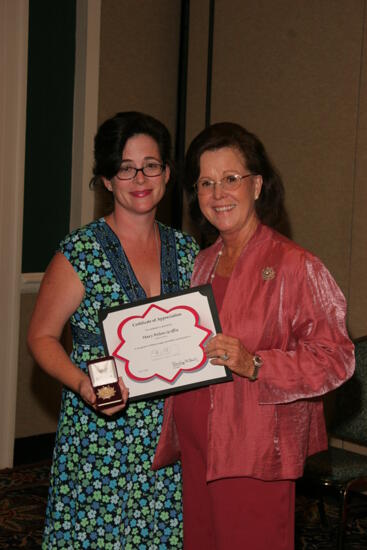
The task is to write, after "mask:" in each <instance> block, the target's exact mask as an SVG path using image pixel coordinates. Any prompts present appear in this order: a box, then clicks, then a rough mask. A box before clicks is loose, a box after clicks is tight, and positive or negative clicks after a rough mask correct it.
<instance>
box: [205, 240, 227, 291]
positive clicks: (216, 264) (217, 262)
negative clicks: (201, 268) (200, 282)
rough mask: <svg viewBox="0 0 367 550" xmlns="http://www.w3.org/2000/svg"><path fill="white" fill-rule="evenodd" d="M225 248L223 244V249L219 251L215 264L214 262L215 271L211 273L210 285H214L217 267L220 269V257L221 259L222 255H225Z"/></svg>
mask: <svg viewBox="0 0 367 550" xmlns="http://www.w3.org/2000/svg"><path fill="white" fill-rule="evenodd" d="M223 247H224V244H222V248H221V249H220V250H219V252H218V255H217V257H216V259H215V262H214V265H213V269H212V270H211V273H210V275H209V280H208V282H209V283H210V284H212V282H213V279H214V277H215V272H216V271H217V267H218V264H219V260H220V257H221V256H222V254H223Z"/></svg>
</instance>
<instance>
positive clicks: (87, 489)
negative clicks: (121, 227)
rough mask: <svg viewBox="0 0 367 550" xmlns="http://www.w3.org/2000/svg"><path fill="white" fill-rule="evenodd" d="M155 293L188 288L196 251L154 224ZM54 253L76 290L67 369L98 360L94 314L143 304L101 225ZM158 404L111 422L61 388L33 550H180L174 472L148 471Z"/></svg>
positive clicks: (139, 406)
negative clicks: (41, 522) (79, 295)
mask: <svg viewBox="0 0 367 550" xmlns="http://www.w3.org/2000/svg"><path fill="white" fill-rule="evenodd" d="M158 227H159V231H160V237H161V290H162V294H167V293H171V292H176V291H178V290H181V289H184V288H188V287H189V284H190V277H191V272H192V269H193V263H194V259H195V256H196V254H197V252H198V246H197V244H196V243H195V241H194V240H193V239H192V237H190V236H188V235H186V234H184V233H181V232H179V231H176V230H174V229H171V228H168V227H166V226H164V225H162V224H159V225H158ZM60 252H62V253H63V254H64V255H65V257H66V258H67V259H68V260H69V262H70V263H71V265H72V266H73V267H74V269H75V271H76V273H77V274H78V276H79V277H80V280H81V282H82V283H83V285H84V288H85V296H84V299H83V301H82V302H81V304H80V306H79V307H78V309H77V310H76V311H75V313H74V314H73V316H72V317H71V328H72V334H73V351H72V354H71V359H72V361H73V362H74V363H75V364H76V365H78V366H79V367H80V368H81V369H82V370H83V371H85V372H87V361H88V360H89V359H95V358H98V357H101V356H103V355H104V350H103V346H102V342H101V336H100V330H99V326H98V311H99V310H100V309H101V308H106V307H112V306H116V305H118V304H121V303H128V302H133V301H135V300H136V299H142V298H145V297H146V296H145V293H144V290H143V289H142V287H141V286H140V285H139V283H138V281H137V279H136V277H135V275H134V272H133V270H132V268H131V266H130V264H129V262H128V259H127V257H126V256H125V254H124V251H123V249H122V247H121V245H120V242H119V240H118V238H117V237H116V235H115V234H114V233H113V231H112V230H111V229H110V227H109V226H108V225H107V223H106V222H105V221H104V219H103V218H102V219H100V220H97V221H95V222H93V223H91V224H89V225H87V226H85V227H83V228H81V229H78V230H76V231H74V232H73V233H71V234H70V235H68V236H67V237H66V238H65V239H64V240H63V241H62V243H61V245H60ZM162 414H163V399H152V400H149V401H145V402H137V403H132V404H129V405H128V407H127V409H126V410H125V411H124V412H122V413H120V414H119V415H117V417H114V418H113V419H111V418H110V417H106V416H103V415H102V414H98V413H96V412H95V411H94V410H93V409H91V408H90V407H88V406H87V405H86V404H85V403H84V402H83V401H82V400H81V399H80V397H79V396H78V395H76V394H75V393H73V392H72V391H70V390H68V389H67V388H64V390H63V396H62V405H61V415H60V420H59V425H58V429H57V434H56V444H55V450H54V459H53V465H52V470H51V482H50V490H49V498H48V504H47V511H46V526H45V533H44V540H43V546H42V548H43V549H44V550H45V549H47V550H49V549H52V548H68V549H72V550H77V549H82V548H94V549H104V550H112V549H114V550H121V549H126V550H129V549H131V550H145V549H152V550H153V549H157V550H158V549H159V550H160V549H162V550H163V549H175V548H182V509H181V472H180V466H179V465H178V464H176V465H174V466H173V467H168V468H164V469H161V470H159V471H157V472H153V471H152V470H151V463H152V460H153V455H154V451H155V448H156V444H157V440H158V436H159V433H160V430H161V423H162Z"/></svg>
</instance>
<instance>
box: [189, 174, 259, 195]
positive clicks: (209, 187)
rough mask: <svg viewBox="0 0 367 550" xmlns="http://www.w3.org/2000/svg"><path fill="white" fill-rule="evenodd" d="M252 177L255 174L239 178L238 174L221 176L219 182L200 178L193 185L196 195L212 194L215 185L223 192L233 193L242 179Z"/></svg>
mask: <svg viewBox="0 0 367 550" xmlns="http://www.w3.org/2000/svg"><path fill="white" fill-rule="evenodd" d="M254 175H255V174H245V175H244V176H240V174H228V175H227V176H223V178H222V179H220V180H219V181H213V180H209V179H207V178H202V179H200V180H198V181H197V182H196V183H195V185H194V187H195V189H196V192H197V194H198V195H209V194H210V193H213V191H214V189H215V186H216V185H221V186H222V189H223V190H224V191H234V190H235V189H238V187H239V186H240V185H241V181H242V180H243V179H245V178H249V177H250V176H254Z"/></svg>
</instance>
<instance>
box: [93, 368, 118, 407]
mask: <svg viewBox="0 0 367 550" xmlns="http://www.w3.org/2000/svg"><path fill="white" fill-rule="evenodd" d="M88 371H89V378H90V380H91V382H92V386H93V390H94V393H95V394H96V398H97V407H98V408H100V409H101V408H104V407H112V405H118V404H119V403H122V395H121V390H120V386H119V383H118V374H117V368H116V363H115V359H114V357H102V358H101V359H95V360H94V361H88Z"/></svg>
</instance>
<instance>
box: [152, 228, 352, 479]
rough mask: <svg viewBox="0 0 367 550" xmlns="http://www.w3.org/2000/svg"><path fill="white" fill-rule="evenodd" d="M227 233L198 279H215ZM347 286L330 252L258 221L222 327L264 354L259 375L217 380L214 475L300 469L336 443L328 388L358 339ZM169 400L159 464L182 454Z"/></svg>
mask: <svg viewBox="0 0 367 550" xmlns="http://www.w3.org/2000/svg"><path fill="white" fill-rule="evenodd" d="M221 245H222V243H221V239H220V238H219V239H218V240H217V241H216V242H215V243H214V245H213V246H211V247H210V248H208V249H206V250H204V251H202V252H201V253H200V254H199V256H198V257H197V259H196V262H195V267H194V274H193V277H192V286H196V285H199V284H204V283H206V282H208V279H209V276H210V273H211V271H212V269H213V266H214V263H215V260H216V257H217V254H218V251H219V250H220V248H221ZM345 313H346V304H345V299H344V296H343V294H342V292H341V290H340V289H339V287H338V286H337V284H336V283H335V281H334V279H333V278H332V276H331V275H330V273H329V271H328V270H327V269H326V267H325V266H324V265H323V264H322V263H321V261H320V260H319V259H318V258H316V257H315V256H314V255H312V254H311V253H310V252H308V251H306V250H304V249H303V248H301V247H300V246H297V245H296V244H295V243H293V242H292V241H290V240H288V239H286V238H285V237H283V236H281V235H280V234H278V233H276V232H275V231H273V230H272V229H270V228H268V227H266V226H264V225H261V224H260V225H259V226H258V228H257V230H256V232H255V234H254V235H253V236H252V238H251V239H250V241H249V242H248V244H247V245H246V247H245V249H244V250H243V252H242V254H241V256H240V258H239V259H238V261H237V264H236V266H235V268H234V270H233V273H232V275H231V278H230V281H229V283H228V287H227V291H226V295H225V297H224V301H223V305H222V309H221V312H220V321H221V325H222V331H223V334H228V335H230V336H235V337H237V338H239V339H240V340H241V341H242V342H243V344H244V346H245V347H246V348H247V349H248V350H249V351H250V352H251V353H257V354H258V355H260V356H261V358H262V359H263V366H262V367H261V369H260V371H259V378H258V380H257V381H256V382H250V381H249V380H247V379H246V378H241V377H239V376H237V375H234V376H233V378H234V380H233V382H227V383H224V384H217V385H212V386H210V388H209V391H210V396H211V407H210V411H209V419H208V457H207V459H208V463H207V481H211V480H215V479H220V478H226V477H237V476H247V477H254V478H258V479H263V480H279V479H295V478H297V477H299V476H301V475H302V473H303V466H304V462H305V459H306V457H307V456H309V455H311V454H313V453H316V452H318V451H321V450H323V449H325V448H326V447H327V435H326V430H325V422H324V416H323V404H322V399H321V396H322V395H324V394H325V393H327V392H329V391H331V390H333V389H335V388H337V387H338V386H339V385H340V384H342V383H343V382H344V381H346V380H347V379H348V378H349V377H350V376H352V374H353V371H354V346H353V344H352V342H351V341H350V339H349V337H348V334H347V331H346V327H345ZM173 399H174V396H173V397H169V398H168V399H167V400H166V404H165V412H164V421H163V426H162V433H161V437H160V440H159V443H158V446H157V450H156V455H155V458H154V462H153V469H158V468H160V467H162V466H164V465H167V464H170V463H172V462H175V461H176V460H178V459H179V458H180V448H179V441H178V437H177V432H176V427H175V423H174V418H173Z"/></svg>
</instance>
